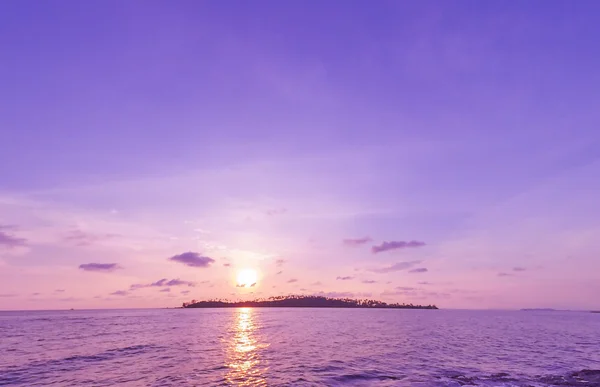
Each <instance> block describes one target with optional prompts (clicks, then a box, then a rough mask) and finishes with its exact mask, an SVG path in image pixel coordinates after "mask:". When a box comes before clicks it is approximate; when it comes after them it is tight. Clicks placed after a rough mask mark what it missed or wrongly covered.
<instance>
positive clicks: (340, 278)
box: [336, 276, 354, 281]
mask: <svg viewBox="0 0 600 387" xmlns="http://www.w3.org/2000/svg"><path fill="white" fill-rule="evenodd" d="M351 279H354V277H351V276H345V277H337V278H336V280H338V281H349V280H351Z"/></svg>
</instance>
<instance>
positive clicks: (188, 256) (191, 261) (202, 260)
mask: <svg viewBox="0 0 600 387" xmlns="http://www.w3.org/2000/svg"><path fill="white" fill-rule="evenodd" d="M168 260H169V261H173V262H179V263H183V264H184V265H186V266H189V267H209V266H210V265H211V264H212V263H214V262H215V260H214V259H212V258H209V257H204V256H201V255H200V254H199V253H194V252H191V251H188V252H187V253H183V254H179V255H174V256H172V257H171V258H168Z"/></svg>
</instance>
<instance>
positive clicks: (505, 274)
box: [498, 272, 514, 277]
mask: <svg viewBox="0 0 600 387" xmlns="http://www.w3.org/2000/svg"><path fill="white" fill-rule="evenodd" d="M513 275H514V274H510V273H504V272H502V273H498V277H512V276H513Z"/></svg>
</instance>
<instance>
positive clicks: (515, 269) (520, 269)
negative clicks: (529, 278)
mask: <svg viewBox="0 0 600 387" xmlns="http://www.w3.org/2000/svg"><path fill="white" fill-rule="evenodd" d="M526 270H527V268H524V267H513V271H526Z"/></svg>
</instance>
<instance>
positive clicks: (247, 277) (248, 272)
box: [237, 269, 258, 288]
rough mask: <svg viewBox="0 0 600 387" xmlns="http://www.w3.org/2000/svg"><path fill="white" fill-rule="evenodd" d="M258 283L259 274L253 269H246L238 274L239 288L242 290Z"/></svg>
mask: <svg viewBox="0 0 600 387" xmlns="http://www.w3.org/2000/svg"><path fill="white" fill-rule="evenodd" d="M256 281H258V273H257V272H256V270H253V269H244V270H241V271H240V272H239V273H238V274H237V286H238V287H240V288H251V287H253V286H255V285H256Z"/></svg>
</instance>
